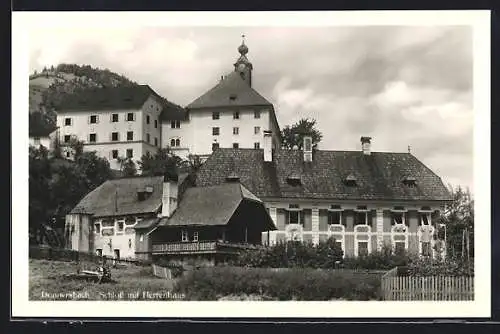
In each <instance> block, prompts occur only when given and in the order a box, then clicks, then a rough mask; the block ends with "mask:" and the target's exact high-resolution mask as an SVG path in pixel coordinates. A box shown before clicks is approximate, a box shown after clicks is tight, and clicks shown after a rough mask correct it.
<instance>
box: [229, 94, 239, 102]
mask: <svg viewBox="0 0 500 334" xmlns="http://www.w3.org/2000/svg"><path fill="white" fill-rule="evenodd" d="M237 97H238V96H237V95H236V94H230V95H229V99H230V100H231V101H234V100H236V98H237Z"/></svg>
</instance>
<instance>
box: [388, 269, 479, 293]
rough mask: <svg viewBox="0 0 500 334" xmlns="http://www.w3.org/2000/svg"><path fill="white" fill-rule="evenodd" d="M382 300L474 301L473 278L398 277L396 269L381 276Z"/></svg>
mask: <svg viewBox="0 0 500 334" xmlns="http://www.w3.org/2000/svg"><path fill="white" fill-rule="evenodd" d="M381 293H382V298H383V299H384V300H412V301H415V300H433V301H434V300H474V276H437V275H433V276H400V275H399V270H398V268H397V267H396V268H394V269H392V270H390V271H388V272H387V273H386V274H385V275H384V276H382V282H381Z"/></svg>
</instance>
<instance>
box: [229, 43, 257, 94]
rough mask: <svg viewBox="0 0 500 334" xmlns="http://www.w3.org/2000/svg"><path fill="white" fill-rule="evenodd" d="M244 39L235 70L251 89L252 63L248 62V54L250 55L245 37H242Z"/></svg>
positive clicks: (239, 48)
mask: <svg viewBox="0 0 500 334" xmlns="http://www.w3.org/2000/svg"><path fill="white" fill-rule="evenodd" d="M241 37H242V42H241V45H240V46H239V47H238V52H239V54H240V56H239V58H238V60H237V61H236V63H234V70H235V72H239V74H240V76H241V78H242V79H243V80H245V81H246V82H247V83H248V84H249V85H250V87H251V86H252V69H253V66H252V63H251V62H249V61H248V58H247V56H246V55H247V53H248V46H246V44H245V35H241Z"/></svg>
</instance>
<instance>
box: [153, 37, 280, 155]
mask: <svg viewBox="0 0 500 334" xmlns="http://www.w3.org/2000/svg"><path fill="white" fill-rule="evenodd" d="M238 52H239V53H240V56H239V58H238V60H237V61H236V63H235V64H234V71H233V72H231V73H230V74H228V75H226V76H223V77H221V80H220V81H219V83H218V84H217V85H215V86H214V87H213V88H211V89H210V90H208V91H207V92H206V93H204V94H203V95H201V96H200V97H198V98H197V99H195V100H194V101H193V102H191V103H190V104H189V105H187V107H186V109H187V111H188V115H189V116H188V117H189V123H188V124H186V125H185V127H184V131H181V134H180V136H181V143H182V142H185V143H186V144H185V146H186V147H189V151H190V153H191V154H196V155H201V156H208V155H210V154H211V153H212V151H213V150H214V149H216V148H219V147H221V148H252V149H254V148H256V149H258V148H261V147H262V146H263V138H264V136H263V133H264V131H271V133H272V134H273V135H272V136H273V141H272V142H273V147H274V148H277V147H279V146H280V142H281V139H280V129H279V125H278V121H277V119H276V114H275V110H274V107H273V104H272V103H271V102H269V101H268V100H266V99H265V98H264V97H263V96H262V95H260V94H259V93H258V92H257V91H256V90H255V89H253V87H252V70H253V65H252V63H250V62H249V61H248V58H247V57H246V54H247V53H248V47H247V46H246V45H245V43H244V42H243V43H242V44H241V45H240V46H239V47H238ZM166 125H167V127H168V126H169V125H170V124H166ZM164 130H167V129H165V128H164ZM172 135H174V134H173V133H172ZM163 137H164V138H165V141H166V144H168V142H169V140H170V141H171V139H170V138H168V136H167V135H166V134H165V131H164V133H163Z"/></svg>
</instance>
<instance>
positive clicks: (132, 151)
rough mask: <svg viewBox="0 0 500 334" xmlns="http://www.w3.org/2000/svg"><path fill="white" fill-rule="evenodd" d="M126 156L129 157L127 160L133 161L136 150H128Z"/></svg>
mask: <svg viewBox="0 0 500 334" xmlns="http://www.w3.org/2000/svg"><path fill="white" fill-rule="evenodd" d="M129 152H130V156H129ZM125 156H126V157H127V159H132V158H133V157H134V150H133V149H131V148H127V150H126V151H125Z"/></svg>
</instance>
